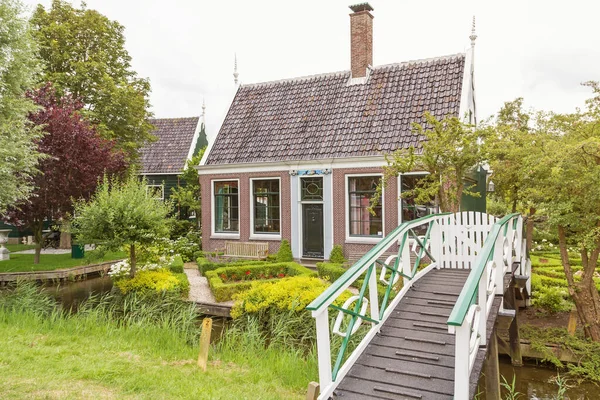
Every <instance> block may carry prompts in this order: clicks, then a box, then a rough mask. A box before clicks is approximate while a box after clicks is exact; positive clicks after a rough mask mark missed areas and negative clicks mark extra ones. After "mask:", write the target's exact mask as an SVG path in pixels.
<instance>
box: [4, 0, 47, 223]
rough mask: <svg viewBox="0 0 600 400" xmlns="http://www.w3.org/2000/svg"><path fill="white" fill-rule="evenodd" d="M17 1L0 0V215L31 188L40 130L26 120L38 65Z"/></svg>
mask: <svg viewBox="0 0 600 400" xmlns="http://www.w3.org/2000/svg"><path fill="white" fill-rule="evenodd" d="M23 12H24V10H23V6H22V4H21V3H20V2H19V1H17V0H0V27H1V28H0V183H1V185H2V190H0V214H2V213H4V212H5V211H6V209H7V207H8V206H10V205H12V204H15V203H17V202H18V201H20V200H23V199H25V198H27V196H28V195H29V193H30V192H31V190H32V189H33V185H32V181H31V177H32V176H33V175H34V174H35V173H36V165H37V162H38V160H39V157H40V155H39V153H38V152H37V151H36V145H35V143H34V141H35V140H36V139H38V138H39V137H40V136H41V132H40V131H39V129H37V128H36V127H35V126H34V125H33V124H32V123H30V122H29V120H28V119H27V115H28V114H29V113H30V112H31V111H33V110H34V109H35V105H34V103H33V102H32V101H31V100H30V99H27V98H26V97H25V91H26V90H27V89H29V88H31V87H32V85H33V74H34V73H35V71H36V68H37V62H36V59H35V42H34V41H33V39H32V37H31V32H30V30H29V24H28V23H27V20H26V19H25V18H24V17H23Z"/></svg>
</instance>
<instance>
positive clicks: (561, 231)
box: [558, 226, 600, 342]
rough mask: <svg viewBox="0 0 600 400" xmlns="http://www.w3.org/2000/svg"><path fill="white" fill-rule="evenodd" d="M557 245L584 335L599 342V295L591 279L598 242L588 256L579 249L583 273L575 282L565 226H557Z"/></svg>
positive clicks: (599, 249) (594, 268)
mask: <svg viewBox="0 0 600 400" xmlns="http://www.w3.org/2000/svg"><path fill="white" fill-rule="evenodd" d="M558 247H559V249H560V256H561V261H562V264H563V269H564V271H565V277H566V278H567V285H568V289H569V294H570V295H571V298H572V299H573V302H575V308H576V309H577V315H578V316H579V319H580V321H581V323H582V325H583V331H584V333H585V336H586V337H588V338H590V339H592V340H593V341H595V342H600V296H599V295H598V289H597V288H596V285H595V284H594V279H593V278H594V273H595V272H596V263H597V261H598V254H599V252H600V243H596V248H595V249H594V250H593V251H592V253H591V255H590V256H588V251H587V249H586V248H583V249H582V250H581V263H582V265H583V275H582V277H581V281H579V282H575V278H574V277H573V269H572V268H571V263H570V262H569V253H568V252H567V237H566V233H565V228H564V227H562V226H559V227H558Z"/></svg>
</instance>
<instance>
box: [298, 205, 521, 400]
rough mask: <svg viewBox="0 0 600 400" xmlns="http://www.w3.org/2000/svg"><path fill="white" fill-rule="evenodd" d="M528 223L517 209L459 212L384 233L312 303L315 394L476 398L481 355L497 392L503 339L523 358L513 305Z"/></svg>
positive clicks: (491, 392) (491, 391) (489, 386)
mask: <svg viewBox="0 0 600 400" xmlns="http://www.w3.org/2000/svg"><path fill="white" fill-rule="evenodd" d="M522 231H523V221H522V218H521V216H520V215H519V214H513V215H508V216H506V217H504V218H502V219H500V220H496V218H494V217H493V216H491V215H488V214H483V213H475V212H463V213H457V214H437V215H430V216H427V217H424V218H421V219H418V220H415V221H410V222H407V223H404V224H402V225H400V226H399V227H398V228H397V229H395V230H394V231H393V232H392V233H391V234H390V235H388V236H386V237H385V238H384V239H382V240H381V242H380V243H379V244H377V245H376V246H375V247H374V248H373V249H371V250H370V251H369V252H368V253H367V254H365V255H364V256H363V257H362V258H361V259H360V260H358V261H357V262H356V263H355V264H354V265H353V266H352V267H350V268H349V269H348V271H347V272H346V273H345V274H344V275H342V276H341V277H340V278H339V279H338V280H337V281H336V282H334V283H333V284H332V285H331V286H330V287H329V288H328V290H327V291H326V292H324V293H323V294H322V295H321V296H319V297H318V298H317V299H316V300H315V301H313V302H312V303H311V304H310V305H309V306H308V307H307V308H308V309H309V310H311V311H312V314H313V317H314V318H315V319H316V324H317V349H318V358H319V388H320V394H319V396H318V399H390V400H397V399H423V400H426V399H435V400H438V399H458V400H465V399H471V398H473V396H474V394H475V393H476V389H477V382H478V381H479V376H480V374H481V371H482V368H483V367H484V362H485V365H486V367H485V368H486V374H485V375H486V394H487V398H488V399H493V398H499V397H498V396H499V375H498V360H497V352H498V350H497V349H498V345H499V344H500V345H504V346H507V347H509V348H511V349H513V351H512V352H510V354H511V355H512V356H513V361H514V362H515V363H517V364H518V363H520V362H521V360H520V353H519V349H518V343H519V338H518V327H517V326H516V312H515V308H516V307H517V306H518V305H519V303H518V301H519V300H520V301H521V302H522V304H523V305H526V303H527V301H528V297H529V294H530V293H531V287H530V280H529V276H530V272H531V263H530V262H529V260H528V259H527V255H526V249H525V241H524V240H523V235H522ZM390 251H393V252H394V255H392V256H389V257H387V258H386V259H383V258H382V255H383V254H386V253H389V252H390ZM351 287H354V288H356V289H358V294H355V295H353V294H352V290H350V291H349V289H350V288H351ZM356 289H354V290H353V292H354V293H356ZM330 310H331V311H333V312H337V315H336V316H335V318H333V315H332V316H331V318H330V315H329V311H330ZM501 329H505V330H507V331H508V332H509V338H510V340H509V343H505V342H504V341H502V340H501V339H498V336H497V335H496V331H497V330H501ZM498 340H500V342H498ZM515 344H516V345H515ZM486 358H487V362H486Z"/></svg>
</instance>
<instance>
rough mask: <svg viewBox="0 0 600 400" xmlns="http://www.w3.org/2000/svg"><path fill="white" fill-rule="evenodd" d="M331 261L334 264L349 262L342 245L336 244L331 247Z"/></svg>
mask: <svg viewBox="0 0 600 400" xmlns="http://www.w3.org/2000/svg"><path fill="white" fill-rule="evenodd" d="M329 262H331V263H333V264H345V263H347V262H348V260H346V258H345V257H344V251H343V250H342V246H340V245H339V244H336V245H335V246H333V249H331V253H329Z"/></svg>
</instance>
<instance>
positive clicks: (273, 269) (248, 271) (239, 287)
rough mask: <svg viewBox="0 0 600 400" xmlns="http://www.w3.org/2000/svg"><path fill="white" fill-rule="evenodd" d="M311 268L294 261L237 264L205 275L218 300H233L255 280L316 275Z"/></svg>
mask: <svg viewBox="0 0 600 400" xmlns="http://www.w3.org/2000/svg"><path fill="white" fill-rule="evenodd" d="M316 275H317V274H316V273H315V272H313V271H311V270H310V269H308V268H306V267H303V266H302V265H300V264H297V263H294V262H287V263H270V264H262V265H236V266H230V267H222V268H217V269H215V270H212V271H207V272H206V273H205V276H206V277H207V278H208V283H209V285H210V288H211V289H212V292H213V295H214V296H215V299H216V301H218V302H222V301H228V300H231V299H232V297H233V295H234V294H236V293H239V292H242V291H244V290H247V289H250V288H251V287H252V284H253V282H256V281H262V282H264V281H272V280H276V279H282V278H285V277H290V276H316Z"/></svg>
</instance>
